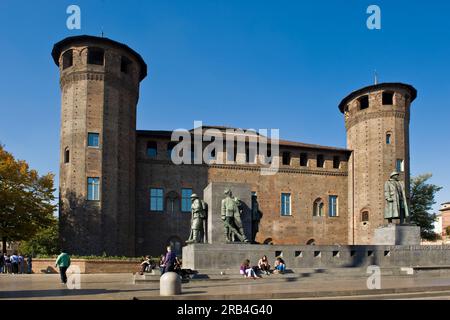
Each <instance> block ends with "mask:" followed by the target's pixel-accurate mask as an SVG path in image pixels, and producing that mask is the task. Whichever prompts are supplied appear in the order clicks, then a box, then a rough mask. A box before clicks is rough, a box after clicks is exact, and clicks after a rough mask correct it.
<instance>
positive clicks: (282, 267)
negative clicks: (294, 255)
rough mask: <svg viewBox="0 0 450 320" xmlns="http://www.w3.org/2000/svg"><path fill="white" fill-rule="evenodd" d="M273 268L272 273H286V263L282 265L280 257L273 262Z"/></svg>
mask: <svg viewBox="0 0 450 320" xmlns="http://www.w3.org/2000/svg"><path fill="white" fill-rule="evenodd" d="M274 268H275V269H274V270H273V273H279V274H282V273H284V272H285V271H286V263H284V260H283V259H281V257H278V258H277V259H276V260H275V264H274Z"/></svg>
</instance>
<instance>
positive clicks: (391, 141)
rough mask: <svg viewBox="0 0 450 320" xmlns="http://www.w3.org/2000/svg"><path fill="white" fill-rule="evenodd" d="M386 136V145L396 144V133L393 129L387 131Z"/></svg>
mask: <svg viewBox="0 0 450 320" xmlns="http://www.w3.org/2000/svg"><path fill="white" fill-rule="evenodd" d="M385 138H386V140H385V143H386V145H388V146H392V145H393V144H394V143H393V141H394V134H393V132H392V131H391V130H388V131H386V135H385ZM388 139H389V140H388Z"/></svg>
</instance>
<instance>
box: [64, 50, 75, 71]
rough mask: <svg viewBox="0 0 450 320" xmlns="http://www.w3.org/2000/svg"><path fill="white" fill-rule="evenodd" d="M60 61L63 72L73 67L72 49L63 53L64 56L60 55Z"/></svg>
mask: <svg viewBox="0 0 450 320" xmlns="http://www.w3.org/2000/svg"><path fill="white" fill-rule="evenodd" d="M62 60H63V70H64V69H66V68H69V67H71V66H72V65H73V51H72V49H70V50H67V51H66V52H64V54H63V55H62Z"/></svg>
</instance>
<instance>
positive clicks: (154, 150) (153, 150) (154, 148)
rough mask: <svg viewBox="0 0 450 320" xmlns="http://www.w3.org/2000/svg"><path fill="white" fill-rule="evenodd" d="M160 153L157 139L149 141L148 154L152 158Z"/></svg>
mask: <svg viewBox="0 0 450 320" xmlns="http://www.w3.org/2000/svg"><path fill="white" fill-rule="evenodd" d="M157 154H158V145H157V144H156V142H155V141H149V142H147V156H148V157H150V158H156V155H157Z"/></svg>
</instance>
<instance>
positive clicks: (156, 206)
mask: <svg viewBox="0 0 450 320" xmlns="http://www.w3.org/2000/svg"><path fill="white" fill-rule="evenodd" d="M163 198H164V197H163V189H160V188H152V189H150V211H163V200H164V199H163Z"/></svg>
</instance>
